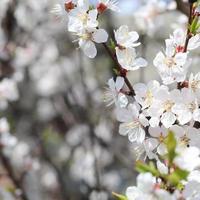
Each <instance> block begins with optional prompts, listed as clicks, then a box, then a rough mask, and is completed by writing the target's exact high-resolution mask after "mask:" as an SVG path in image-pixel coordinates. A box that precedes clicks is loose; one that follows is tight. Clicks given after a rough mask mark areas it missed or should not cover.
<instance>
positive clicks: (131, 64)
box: [116, 47, 147, 71]
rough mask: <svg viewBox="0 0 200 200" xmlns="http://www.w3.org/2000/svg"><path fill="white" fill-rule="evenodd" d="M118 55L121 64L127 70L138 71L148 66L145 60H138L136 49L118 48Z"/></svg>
mask: <svg viewBox="0 0 200 200" xmlns="http://www.w3.org/2000/svg"><path fill="white" fill-rule="evenodd" d="M116 54H117V59H118V62H119V64H120V65H121V66H122V67H123V68H124V69H126V70H131V71H134V70H137V69H139V68H141V67H146V66H147V61H146V60H145V59H144V58H141V57H139V58H137V55H136V50H135V49H134V48H126V49H121V48H119V47H116Z"/></svg>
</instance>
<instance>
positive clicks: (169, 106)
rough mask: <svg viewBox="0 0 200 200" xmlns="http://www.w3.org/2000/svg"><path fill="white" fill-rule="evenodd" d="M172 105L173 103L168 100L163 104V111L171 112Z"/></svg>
mask: <svg viewBox="0 0 200 200" xmlns="http://www.w3.org/2000/svg"><path fill="white" fill-rule="evenodd" d="M173 105H174V103H173V102H172V101H170V100H167V101H166V102H165V103H164V110H165V111H167V112H168V111H171V109H172V106H173Z"/></svg>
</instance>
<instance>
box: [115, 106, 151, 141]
mask: <svg viewBox="0 0 200 200" xmlns="http://www.w3.org/2000/svg"><path fill="white" fill-rule="evenodd" d="M116 114H117V119H118V121H120V122H122V123H121V124H120V126H119V133H120V134H121V135H123V136H125V135H128V138H129V140H130V141H131V142H137V143H142V142H143V141H144V139H145V130H144V128H143V127H146V126H148V120H147V119H146V118H145V116H144V115H143V114H140V113H139V105H137V104H129V106H128V108H127V109H125V108H118V109H117V112H116Z"/></svg>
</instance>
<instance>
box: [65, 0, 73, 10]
mask: <svg viewBox="0 0 200 200" xmlns="http://www.w3.org/2000/svg"><path fill="white" fill-rule="evenodd" d="M74 8H75V4H74V3H73V2H72V1H67V2H65V10H66V11H67V12H69V11H70V10H72V9H74Z"/></svg>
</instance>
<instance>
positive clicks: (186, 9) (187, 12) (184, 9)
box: [175, 0, 190, 16]
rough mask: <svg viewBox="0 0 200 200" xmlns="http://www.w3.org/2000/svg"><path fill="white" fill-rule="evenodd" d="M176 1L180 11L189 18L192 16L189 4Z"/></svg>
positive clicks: (179, 0)
mask: <svg viewBox="0 0 200 200" xmlns="http://www.w3.org/2000/svg"><path fill="white" fill-rule="evenodd" d="M175 1H176V4H177V10H179V11H180V12H182V13H183V14H185V15H187V16H189V15H190V8H189V4H188V3H185V2H183V1H182V0H175Z"/></svg>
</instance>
